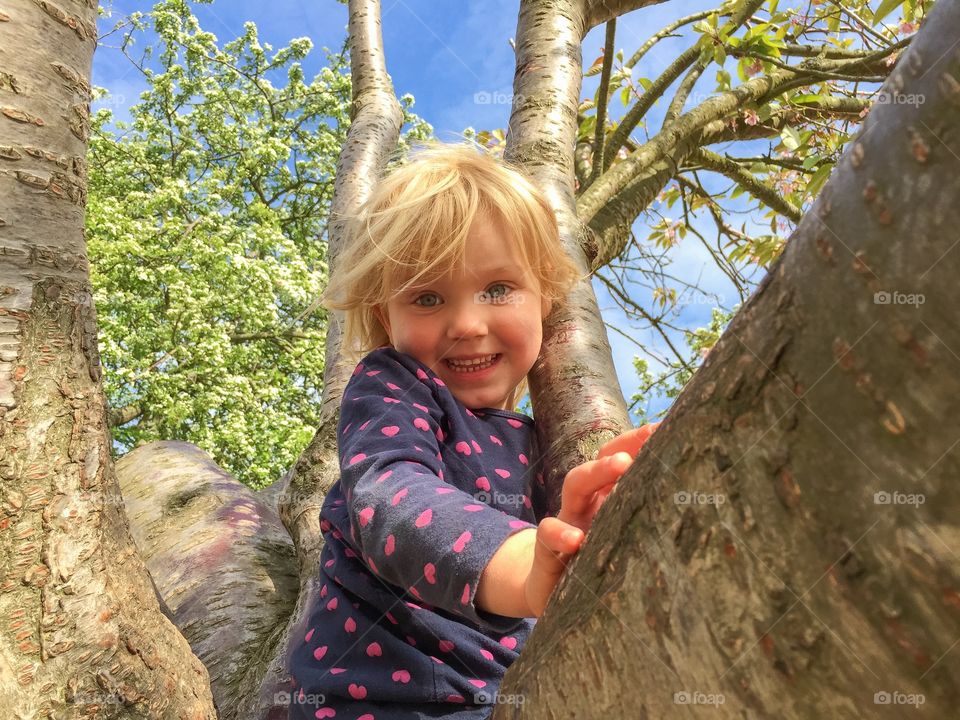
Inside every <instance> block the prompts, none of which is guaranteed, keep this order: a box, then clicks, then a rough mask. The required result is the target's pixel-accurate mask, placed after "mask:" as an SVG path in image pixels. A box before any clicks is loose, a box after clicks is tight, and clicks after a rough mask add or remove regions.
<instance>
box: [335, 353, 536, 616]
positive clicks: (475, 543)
mask: <svg viewBox="0 0 960 720" xmlns="http://www.w3.org/2000/svg"><path fill="white" fill-rule="evenodd" d="M413 362H415V361H412V360H410V359H407V358H405V357H401V355H400V354H399V353H396V351H388V350H378V351H374V352H373V353H371V354H370V355H368V356H367V358H365V360H364V363H361V365H360V366H359V367H358V369H357V371H355V374H354V375H353V377H352V378H351V380H350V382H349V383H348V384H347V387H346V389H345V391H344V400H343V403H342V404H341V417H340V428H338V432H339V435H338V450H339V455H340V482H341V485H342V489H343V492H344V497H345V499H346V503H345V505H346V507H345V511H346V512H347V514H348V519H349V528H348V529H347V528H345V529H344V535H345V536H347V537H345V538H344V541H350V544H351V546H352V550H351V552H353V551H355V552H356V555H358V556H359V558H360V560H362V561H363V562H364V563H365V564H366V565H367V567H368V568H369V569H370V571H371V572H372V573H373V574H374V575H376V576H378V577H380V578H382V579H383V580H385V581H386V582H388V583H390V584H392V585H395V586H397V587H398V588H400V589H401V590H405V591H406V592H408V593H409V594H411V595H413V597H414V598H416V599H418V600H420V601H422V602H423V603H424V604H427V605H430V606H436V607H440V608H443V609H444V610H447V611H449V612H453V613H456V614H458V615H461V616H464V617H466V618H467V619H469V620H471V621H472V622H474V623H477V624H480V625H484V626H486V627H490V628H493V629H495V630H502V631H508V630H510V629H512V628H514V627H515V626H516V625H517V623H518V620H517V618H518V617H521V616H522V615H501V614H498V613H493V612H490V611H487V610H486V609H485V608H483V607H482V606H478V605H477V604H476V592H477V589H478V586H479V581H480V576H481V574H482V573H483V571H484V569H485V568H486V567H487V566H488V565H489V564H490V559H491V557H492V556H493V555H494V554H495V553H496V552H497V551H498V550H499V549H500V548H501V547H502V546H503V544H504V543H505V541H507V540H508V539H509V538H511V537H512V536H514V535H516V534H518V532H523V531H524V530H525V529H534V527H535V526H534V525H532V524H531V523H529V522H526V521H524V520H521V519H519V518H516V517H513V516H510V515H507V514H506V513H503V512H501V511H500V510H497V509H495V508H492V507H490V506H489V505H486V504H484V503H481V502H478V501H477V500H476V498H474V497H473V496H472V495H470V494H468V493H467V492H465V491H463V490H461V489H459V488H458V487H456V486H455V485H452V484H451V483H450V482H447V481H446V480H445V478H444V477H443V473H444V469H446V470H447V471H451V472H452V471H456V469H457V463H458V460H457V456H456V454H455V453H453V452H452V448H447V447H446V446H443V447H442V448H441V446H440V440H439V438H438V436H442V435H443V432H442V431H441V427H440V426H441V425H442V424H443V418H444V417H445V416H444V413H443V411H442V410H441V408H440V405H439V404H438V401H437V400H436V399H435V398H434V396H433V388H434V387H437V386H436V385H435V384H434V382H433V378H432V377H431V376H430V375H429V374H427V373H425V372H423V369H422V368H420V367H419V366H418V365H414V364H409V365H408V363H413ZM418 371H419V372H418ZM442 454H447V455H448V458H447V462H446V463H444V462H443V461H442V460H441V459H440V458H441V455H442Z"/></svg>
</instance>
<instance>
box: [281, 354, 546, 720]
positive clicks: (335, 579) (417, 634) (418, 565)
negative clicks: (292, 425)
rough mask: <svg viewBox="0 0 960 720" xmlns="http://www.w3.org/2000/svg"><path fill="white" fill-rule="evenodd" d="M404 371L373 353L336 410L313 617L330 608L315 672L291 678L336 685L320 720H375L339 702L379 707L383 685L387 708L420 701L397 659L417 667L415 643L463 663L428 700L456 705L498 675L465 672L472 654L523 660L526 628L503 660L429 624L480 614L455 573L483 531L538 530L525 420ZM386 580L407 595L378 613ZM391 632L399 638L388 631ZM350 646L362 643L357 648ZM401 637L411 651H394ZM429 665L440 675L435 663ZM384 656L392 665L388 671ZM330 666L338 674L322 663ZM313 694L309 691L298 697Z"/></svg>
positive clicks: (313, 652)
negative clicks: (444, 616)
mask: <svg viewBox="0 0 960 720" xmlns="http://www.w3.org/2000/svg"><path fill="white" fill-rule="evenodd" d="M412 362H413V360H412V359H410V358H409V356H405V355H404V354H403V353H397V352H396V351H395V350H393V349H392V348H390V347H389V346H387V347H382V348H380V349H378V350H376V351H374V352H372V353H370V354H369V355H368V356H367V357H366V358H364V361H363V362H362V363H359V364H358V365H357V366H356V368H355V369H354V374H353V376H352V378H351V380H350V382H349V383H348V385H347V388H346V389H345V392H344V395H343V401H342V402H341V418H342V424H341V427H342V431H341V433H340V435H339V436H338V444H339V447H338V450H339V451H340V462H341V466H340V470H341V478H340V481H339V482H338V483H336V484H335V485H334V487H333V489H331V491H330V492H329V493H328V496H329V502H325V503H324V505H323V508H322V510H321V513H320V515H321V518H320V529H321V532H323V533H324V535H323V537H324V539H325V540H326V544H325V545H324V548H323V550H322V554H321V560H320V566H321V567H320V573H321V575H323V576H324V577H323V582H322V587H321V590H320V592H319V595H320V598H321V600H319V601H318V602H319V603H320V604H321V605H322V607H320V611H321V612H323V611H324V610H326V611H327V612H326V613H323V616H322V617H320V616H316V617H312V618H311V619H310V621H309V622H310V624H309V625H308V627H307V629H306V631H305V634H304V635H303V643H304V645H305V648H304V652H305V654H306V658H305V659H304V660H303V663H305V662H307V661H309V662H312V663H317V664H316V665H314V666H310V667H307V666H306V665H303V664H302V663H301V665H302V666H299V667H294V668H292V669H293V671H294V672H293V675H294V676H295V677H298V678H309V677H314V676H317V675H318V674H328V676H338V680H337V681H335V682H337V683H340V684H338V685H336V688H337V689H336V690H335V691H333V692H328V694H327V695H326V697H327V701H328V702H327V703H326V704H325V705H324V706H323V707H320V708H319V709H316V710H315V712H316V717H321V718H322V717H327V718H335V720H340V716H341V715H342V716H344V717H345V718H348V719H349V718H355V719H356V720H376V718H374V716H373V714H372V713H366V714H363V715H360V717H359V718H357V717H356V716H357V713H358V712H360V709H359V708H357V709H356V710H355V711H354V712H350V710H351V709H353V707H352V706H351V707H349V708H348V707H347V706H346V705H344V706H339V705H337V704H336V702H333V700H334V699H335V698H337V697H339V698H341V699H343V696H344V695H347V696H349V697H348V699H352V700H353V701H368V702H371V703H376V702H377V701H379V700H381V699H384V698H382V697H381V693H382V692H384V689H383V688H384V680H386V678H387V675H389V677H390V680H391V681H392V685H393V686H394V687H395V689H394V690H393V691H392V692H393V693H394V694H392V695H390V700H391V701H392V700H395V699H396V698H397V697H398V696H397V695H396V693H403V692H404V691H405V688H406V687H409V688H410V692H422V688H420V687H419V686H420V685H422V684H423V683H424V682H425V680H424V678H423V677H422V673H419V672H418V670H417V668H418V667H419V666H416V665H414V664H410V663H408V662H406V661H405V658H406V656H405V655H404V649H409V650H410V651H411V652H415V653H417V655H418V656H419V657H420V658H422V657H423V652H422V650H421V649H420V648H418V641H420V646H422V647H424V649H426V646H428V642H429V644H433V643H436V644H435V645H433V647H438V648H439V650H437V651H436V653H437V655H441V656H445V657H452V656H456V657H457V658H458V659H461V665H460V666H458V665H457V663H451V664H450V665H449V667H450V671H451V673H452V674H453V675H451V679H449V680H447V681H445V682H447V683H449V682H453V678H454V677H455V676H459V683H458V684H457V685H455V686H451V685H449V684H448V685H447V686H446V687H441V686H440V685H439V681H438V686H437V688H436V692H438V693H439V697H441V698H446V700H447V702H450V703H460V704H462V703H464V702H469V696H470V693H464V692H463V688H464V687H465V685H466V683H467V682H469V683H470V684H471V686H472V687H473V688H475V689H480V688H486V687H489V686H490V682H491V680H492V678H491V677H487V676H483V675H481V676H480V677H477V676H476V675H475V674H474V675H467V674H461V670H460V667H461V666H462V662H463V660H466V659H467V658H469V657H470V656H471V655H472V656H473V657H474V659H475V664H474V665H473V666H474V667H490V668H496V667H497V663H498V662H502V660H499V658H503V657H505V654H504V653H505V651H507V650H510V651H514V652H519V650H520V649H521V648H522V646H523V642H524V641H525V639H526V637H527V635H528V634H529V629H530V627H531V626H532V623H531V624H526V623H523V624H521V625H520V626H518V627H517V628H515V629H514V631H513V632H511V634H510V635H507V636H503V637H501V638H500V639H499V641H498V643H499V647H500V648H503V652H500V653H497V652H496V647H494V648H488V647H481V646H479V644H477V642H476V640H474V639H473V636H470V635H463V636H460V635H459V634H458V633H456V632H455V631H454V632H450V631H449V629H450V627H451V626H450V624H449V622H448V623H447V624H446V625H445V626H444V627H445V630H446V632H444V634H439V630H438V628H439V627H440V626H439V625H436V623H435V620H434V618H435V617H436V610H437V608H439V607H444V608H450V607H451V606H453V607H456V608H459V613H460V614H461V615H463V616H464V617H466V618H467V619H469V620H472V621H474V622H476V621H477V619H478V615H477V613H479V612H481V609H480V608H479V607H477V606H476V605H474V604H473V603H471V595H472V593H473V592H475V588H474V586H473V584H472V583H469V582H466V583H465V582H462V581H461V582H460V583H457V582H455V581H454V578H456V577H458V575H459V576H460V577H463V575H462V574H460V573H462V572H463V567H464V566H463V563H469V562H472V559H471V558H472V556H478V555H479V554H480V553H482V552H483V551H485V550H486V549H487V544H488V543H489V542H491V540H489V539H488V538H491V533H490V528H495V527H506V528H509V530H510V531H511V532H513V531H516V530H519V529H524V528H528V527H536V525H535V517H536V514H535V512H534V509H535V504H534V502H533V501H532V500H531V487H536V485H534V482H536V483H537V484H539V485H540V486H542V485H543V479H542V478H543V474H542V473H541V472H538V470H537V469H536V468H535V466H536V465H537V463H536V462H535V461H536V460H537V457H536V456H535V455H534V454H533V452H532V449H533V448H534V447H535V445H534V443H533V425H532V423H530V421H529V419H526V421H524V420H523V419H522V418H521V416H519V415H515V416H514V417H508V416H507V415H509V414H510V413H504V412H502V411H496V412H494V411H490V412H480V411H476V412H473V411H471V410H470V409H468V408H465V407H463V406H462V405H461V404H459V403H458V401H457V399H456V397H455V396H454V395H453V393H451V390H450V388H447V386H446V385H444V383H443V381H442V380H441V379H440V378H439V377H437V376H436V375H435V374H434V372H433V371H432V370H430V369H429V368H426V367H418V366H417V365H414V364H411V363H412ZM534 478H535V479H534ZM481 491H482V492H484V493H497V495H493V496H492V497H494V498H496V497H500V494H503V495H508V496H511V497H514V498H518V499H522V503H521V502H511V503H508V502H506V501H502V500H485V501H483V502H481V501H480V500H479V499H476V498H477V495H476V494H477V493H478V492H481ZM491 505H492V506H493V507H491ZM414 533H416V535H414ZM497 537H500V538H502V537H503V534H502V533H500V534H498V535H497ZM450 550H452V551H453V552H450ZM474 551H476V552H474ZM381 568H382V571H381ZM381 577H382V579H380V578H381ZM385 581H387V582H390V583H392V584H394V585H396V586H398V587H399V588H406V589H407V591H408V593H409V595H407V596H406V598H405V599H404V601H403V602H401V603H397V604H395V601H394V602H391V603H390V604H389V605H387V604H384V605H383V606H379V605H377V604H376V603H375V602H374V600H373V598H374V597H376V595H374V594H371V593H370V591H369V588H370V587H371V583H372V584H373V585H372V586H375V587H382V585H383V583H384V582H385ZM450 596H452V597H450ZM451 600H456V601H459V603H457V602H455V601H454V602H452V603H451V602H450V601H451ZM444 601H446V603H445V602H444ZM384 603H385V601H384ZM341 605H342V608H341ZM394 605H395V606H394ZM340 609H343V610H344V611H345V612H343V613H339V612H338V611H339V610H340ZM414 616H415V618H416V619H414ZM334 618H336V620H334ZM364 618H366V619H367V621H368V622H367V623H363V619H364ZM378 618H379V619H378ZM324 619H326V620H328V621H327V622H323V620H324ZM330 620H334V621H333V622H329V621H330ZM360 625H363V628H362V632H361V628H360ZM391 625H392V626H394V628H395V630H394V629H390V630H389V631H388V630H386V629H385V628H384V626H386V627H388V628H389V627H390V626H391ZM454 627H456V626H454ZM432 628H433V629H434V630H433V631H432V634H430V633H431V629H432ZM397 633H399V635H398V634H397ZM358 636H362V637H363V639H364V642H355V641H356V640H357V638H358ZM438 636H439V638H442V639H436V638H438ZM404 637H405V638H406V642H402V643H398V642H397V638H404ZM315 640H316V641H317V643H314V642H313V641H315ZM488 644H489V643H488ZM398 645H399V647H398ZM414 648H416V649H414ZM411 657H412V656H411ZM428 657H430V658H431V659H432V660H433V661H434V662H435V663H437V664H438V665H444V661H443V660H441V659H440V658H439V657H436V656H430V655H428ZM388 658H389V663H390V664H389V665H384V663H385V662H386V661H387V659H388ZM331 661H332V662H335V663H337V664H338V665H341V666H342V667H336V668H330V667H328V666H327V665H326V664H324V663H327V664H329V663H331ZM297 662H300V661H299V660H298V661H297ZM488 663H489V665H487V664H488ZM341 674H342V675H343V676H344V677H342V678H339V676H340V675H341ZM431 675H432V674H431ZM497 676H498V677H499V674H498V675H497ZM438 677H439V676H438ZM374 678H376V681H374ZM328 680H329V677H328ZM429 682H432V681H429ZM332 687H334V686H333V685H328V686H324V687H323V690H322V691H323V692H327V691H328V689H329V688H332ZM414 689H416V690H414ZM310 691H311V687H310V685H309V684H307V685H306V686H305V692H310ZM301 692H304V691H301ZM465 696H466V697H465Z"/></svg>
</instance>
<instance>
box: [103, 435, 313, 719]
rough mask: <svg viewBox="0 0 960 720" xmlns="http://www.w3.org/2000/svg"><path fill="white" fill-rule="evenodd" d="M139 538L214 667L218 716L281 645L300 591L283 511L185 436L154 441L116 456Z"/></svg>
mask: <svg viewBox="0 0 960 720" xmlns="http://www.w3.org/2000/svg"><path fill="white" fill-rule="evenodd" d="M117 477H118V478H119V480H120V489H121V491H122V492H123V500H124V505H125V509H126V513H127V517H128V518H129V520H130V525H131V528H132V529H133V536H134V541H135V542H136V544H137V550H138V551H139V553H140V557H141V558H143V560H144V562H145V563H146V565H147V569H148V570H149V571H150V575H151V577H152V578H153V581H154V583H155V584H156V587H157V591H158V592H159V594H160V596H161V597H162V598H163V599H164V601H165V607H164V612H165V613H166V614H167V616H168V617H169V618H170V619H171V620H172V621H173V622H174V623H175V624H176V626H177V627H178V628H180V630H181V632H182V633H183V635H184V637H186V639H187V640H188V641H189V643H190V647H191V648H193V651H194V652H195V653H196V654H197V657H199V658H200V660H201V661H202V662H203V664H204V665H205V666H206V668H207V671H208V672H209V674H210V683H211V690H212V691H213V698H214V701H215V703H216V706H217V710H218V713H217V714H218V717H219V718H220V720H229V719H230V718H238V717H244V716H243V715H241V714H239V713H238V709H237V707H236V703H237V699H238V698H239V697H241V696H242V695H243V694H244V692H245V689H246V687H247V684H248V683H250V682H257V681H258V678H259V677H260V676H262V675H263V673H264V671H265V669H266V666H267V664H268V663H269V662H270V659H271V658H272V657H273V654H274V653H275V651H276V643H277V641H278V636H279V633H280V631H281V630H282V629H283V628H284V626H285V625H286V623H287V620H288V618H289V616H290V611H291V610H292V609H293V606H294V603H295V602H296V599H297V592H298V591H299V580H298V576H297V570H296V562H295V557H294V550H293V542H292V541H291V539H290V535H289V533H288V532H287V531H286V529H285V528H284V527H283V525H282V524H281V523H280V518H279V516H278V515H277V512H276V510H275V509H274V508H273V507H272V506H271V505H268V504H266V503H265V502H263V501H262V500H261V499H260V498H259V497H258V496H257V494H256V493H254V492H253V491H252V490H250V488H248V487H247V486H246V485H243V484H242V483H240V482H237V481H236V480H234V479H233V478H232V477H230V475H229V474H227V473H226V472H224V471H223V470H221V469H220V468H219V467H217V465H216V464H215V463H214V462H213V460H212V459H211V458H210V456H209V455H207V454H206V453H205V452H203V451H202V450H200V449H199V448H197V447H195V446H193V445H190V444H189V443H184V442H155V443H149V444H147V445H143V446H141V447H138V448H136V449H135V450H133V451H132V452H130V453H128V454H127V455H125V456H124V457H123V458H122V459H121V460H120V461H118V462H117Z"/></svg>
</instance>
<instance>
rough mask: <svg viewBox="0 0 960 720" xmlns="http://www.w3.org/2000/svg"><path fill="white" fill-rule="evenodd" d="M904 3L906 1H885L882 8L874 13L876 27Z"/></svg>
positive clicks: (881, 5) (881, 4)
mask: <svg viewBox="0 0 960 720" xmlns="http://www.w3.org/2000/svg"><path fill="white" fill-rule="evenodd" d="M903 2H904V0H883V2H881V3H880V7H878V8H877V10H876V12H874V13H873V24H874V25H876V24H877V23H879V22H880V21H881V20H883V19H884V18H885V17H886V16H887V15H889V14H890V13H892V12H893V11H894V10H896V9H897V8H898V7H900V6H901V5H903Z"/></svg>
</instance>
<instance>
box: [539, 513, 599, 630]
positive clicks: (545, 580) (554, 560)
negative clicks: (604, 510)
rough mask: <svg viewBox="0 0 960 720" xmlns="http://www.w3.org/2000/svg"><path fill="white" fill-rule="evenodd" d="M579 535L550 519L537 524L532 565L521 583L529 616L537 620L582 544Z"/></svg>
mask: <svg viewBox="0 0 960 720" xmlns="http://www.w3.org/2000/svg"><path fill="white" fill-rule="evenodd" d="M583 537H584V535H583V532H582V531H581V530H579V529H578V528H575V527H573V526H572V525H568V524H567V523H565V522H563V521H562V520H558V519H557V518H554V517H546V518H544V519H543V520H541V521H540V524H539V525H537V537H536V541H535V542H534V546H533V566H532V567H531V568H530V574H529V575H527V581H526V583H525V584H524V594H525V596H526V601H527V606H528V607H529V608H530V614H531V616H532V617H540V616H541V615H542V614H543V609H544V608H545V607H546V606H547V600H549V599H550V595H551V593H553V589H554V588H555V587H556V586H557V583H558V582H560V578H561V577H563V572H564V570H566V568H567V563H569V562H570V558H572V557H573V556H574V555H575V554H576V552H577V551H578V550H579V549H580V544H581V543H582V542H583Z"/></svg>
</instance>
